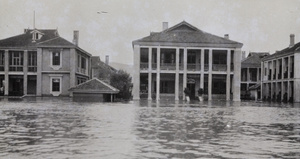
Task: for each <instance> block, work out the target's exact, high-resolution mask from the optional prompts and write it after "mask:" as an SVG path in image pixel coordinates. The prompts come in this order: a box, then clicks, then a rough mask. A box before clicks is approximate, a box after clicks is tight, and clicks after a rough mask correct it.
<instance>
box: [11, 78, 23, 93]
mask: <svg viewBox="0 0 300 159" xmlns="http://www.w3.org/2000/svg"><path fill="white" fill-rule="evenodd" d="M8 95H9V96H22V95H23V76H11V77H10V78H9V93H8Z"/></svg>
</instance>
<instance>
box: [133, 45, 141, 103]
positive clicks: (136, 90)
mask: <svg viewBox="0 0 300 159" xmlns="http://www.w3.org/2000/svg"><path fill="white" fill-rule="evenodd" d="M133 51H134V55H133V58H134V60H133V61H134V73H133V90H132V93H133V100H139V99H140V46H139V45H134V46H133Z"/></svg>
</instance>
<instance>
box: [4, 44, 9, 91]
mask: <svg viewBox="0 0 300 159" xmlns="http://www.w3.org/2000/svg"><path fill="white" fill-rule="evenodd" d="M4 59H5V61H4V71H5V75H4V82H5V83H4V95H5V96H8V90H9V79H8V78H9V76H8V71H9V53H8V50H5V52H4Z"/></svg>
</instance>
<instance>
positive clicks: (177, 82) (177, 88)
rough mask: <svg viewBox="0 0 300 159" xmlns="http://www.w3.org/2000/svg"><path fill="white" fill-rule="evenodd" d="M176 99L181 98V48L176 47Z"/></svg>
mask: <svg viewBox="0 0 300 159" xmlns="http://www.w3.org/2000/svg"><path fill="white" fill-rule="evenodd" d="M175 100H179V48H176V73H175Z"/></svg>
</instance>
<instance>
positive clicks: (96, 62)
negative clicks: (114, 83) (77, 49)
mask: <svg viewBox="0 0 300 159" xmlns="http://www.w3.org/2000/svg"><path fill="white" fill-rule="evenodd" d="M91 65H92V68H99V69H108V70H110V71H117V70H116V69H115V68H113V67H112V66H110V65H108V64H106V63H105V62H103V61H101V59H100V57H99V56H92V62H91Z"/></svg>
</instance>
